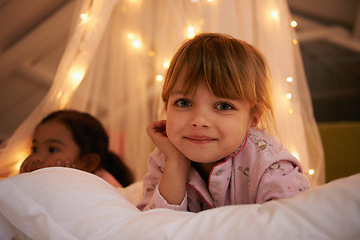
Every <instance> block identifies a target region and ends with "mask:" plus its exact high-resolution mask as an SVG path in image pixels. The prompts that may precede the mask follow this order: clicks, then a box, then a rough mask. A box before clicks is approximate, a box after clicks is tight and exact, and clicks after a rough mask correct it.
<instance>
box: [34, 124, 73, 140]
mask: <svg viewBox="0 0 360 240" xmlns="http://www.w3.org/2000/svg"><path fill="white" fill-rule="evenodd" d="M55 138H56V139H61V140H63V141H73V140H72V133H71V132H70V130H69V129H68V128H67V127H66V126H65V125H64V124H62V123H61V122H57V121H49V122H45V123H42V124H40V125H39V126H37V127H36V129H35V131H34V139H39V140H40V139H43V140H45V139H55Z"/></svg>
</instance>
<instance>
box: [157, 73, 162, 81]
mask: <svg viewBox="0 0 360 240" xmlns="http://www.w3.org/2000/svg"><path fill="white" fill-rule="evenodd" d="M156 80H157V81H158V82H161V81H162V80H163V76H162V75H161V74H159V75H157V76H156Z"/></svg>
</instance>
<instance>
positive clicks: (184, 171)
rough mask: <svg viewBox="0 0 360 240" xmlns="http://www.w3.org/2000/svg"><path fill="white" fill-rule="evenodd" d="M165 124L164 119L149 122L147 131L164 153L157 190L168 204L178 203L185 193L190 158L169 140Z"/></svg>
mask: <svg viewBox="0 0 360 240" xmlns="http://www.w3.org/2000/svg"><path fill="white" fill-rule="evenodd" d="M165 126H166V121H165V120H161V121H154V122H151V123H150V124H149V126H148V128H147V133H148V135H149V136H150V138H151V139H152V141H153V142H154V144H155V145H156V146H157V147H158V148H159V149H160V150H161V151H162V152H163V153H164V155H165V160H166V161H165V165H164V169H163V174H162V178H161V180H160V183H159V192H160V194H161V196H162V197H163V198H164V199H165V200H166V201H167V203H168V204H171V205H179V204H180V203H181V202H182V201H183V199H184V197H185V194H186V180H187V176H188V173H189V169H190V160H189V159H187V158H186V157H185V156H184V155H183V154H182V153H181V152H180V151H179V150H178V149H177V148H176V147H175V146H174V145H173V144H172V143H171V142H170V140H169V138H168V137H167V136H166V133H165Z"/></svg>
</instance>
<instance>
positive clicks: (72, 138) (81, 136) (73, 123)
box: [20, 110, 133, 187]
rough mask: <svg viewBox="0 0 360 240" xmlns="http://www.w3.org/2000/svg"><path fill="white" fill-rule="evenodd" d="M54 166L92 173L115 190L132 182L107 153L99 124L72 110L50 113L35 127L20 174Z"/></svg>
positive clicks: (106, 139) (118, 161) (117, 159)
mask: <svg viewBox="0 0 360 240" xmlns="http://www.w3.org/2000/svg"><path fill="white" fill-rule="evenodd" d="M54 166H63V167H72V168H77V169H79V170H83V171H86V172H90V173H93V174H95V175H98V176H100V177H102V178H104V179H105V180H106V181H108V182H109V183H110V184H112V185H114V186H115V187H121V186H122V187H126V186H128V185H129V184H131V183H132V182H133V174H132V172H131V171H130V169H129V168H128V167H127V166H126V165H125V164H124V163H123V161H122V160H121V159H120V157H119V156H118V155H116V154H115V153H113V152H111V151H109V137H108V135H107V133H106V131H105V129H104V127H103V125H102V124H101V123H100V121H98V120H97V119H96V118H94V117H93V116H91V115H90V114H87V113H82V112H79V111H76V110H61V111H56V112H53V113H51V114H49V115H48V116H47V117H45V118H44V119H43V120H42V121H41V122H40V123H39V124H38V125H37V126H36V128H35V131H34V136H33V141H32V153H31V154H30V155H29V156H28V157H27V158H26V159H25V161H24V162H23V163H22V165H21V167H20V173H25V172H32V171H34V170H37V169H40V168H45V167H54Z"/></svg>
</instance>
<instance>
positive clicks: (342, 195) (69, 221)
mask: <svg viewBox="0 0 360 240" xmlns="http://www.w3.org/2000/svg"><path fill="white" fill-rule="evenodd" d="M140 188H141V184H139V183H137V184H134V185H132V186H130V187H128V188H126V189H123V190H121V191H120V193H121V194H120V193H119V191H116V190H115V189H114V188H113V187H112V186H110V185H109V184H107V183H106V182H105V181H103V180H102V179H100V178H99V177H97V176H95V175H92V174H89V173H86V172H82V171H78V170H75V169H70V168H45V169H41V170H38V171H35V172H32V173H28V174H22V175H16V176H13V177H10V178H7V179H4V180H1V181H0V239H12V238H14V239H28V238H31V239H37V240H41V239H61V240H64V239H360V174H356V175H353V176H351V177H348V178H343V179H339V180H337V181H333V182H331V183H328V184H326V185H324V186H321V187H318V188H316V189H312V190H310V191H307V192H304V193H301V194H300V195H298V196H297V197H294V198H292V199H283V200H277V201H270V202H267V203H265V204H262V205H257V204H254V205H241V206H227V207H221V208H216V209H212V210H208V211H203V212H200V213H197V214H195V213H189V212H175V211H171V210H166V209H156V210H151V211H148V212H139V211H138V210H137V209H136V207H134V206H133V204H131V203H130V202H129V201H128V200H127V199H129V200H130V201H132V202H136V201H138V198H139V196H140V193H139V189H140ZM125 197H126V198H127V199H126V198H125Z"/></svg>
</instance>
